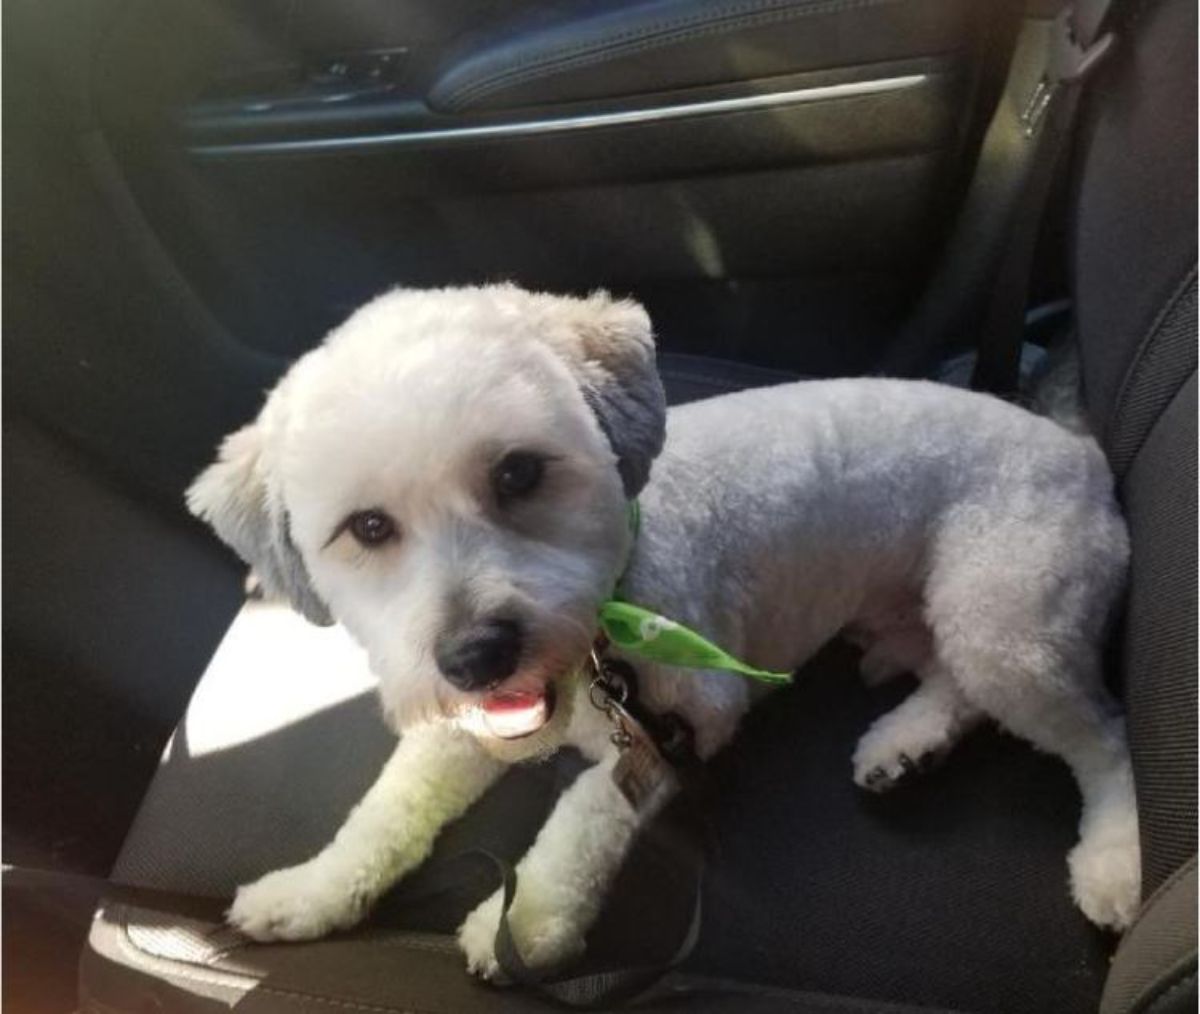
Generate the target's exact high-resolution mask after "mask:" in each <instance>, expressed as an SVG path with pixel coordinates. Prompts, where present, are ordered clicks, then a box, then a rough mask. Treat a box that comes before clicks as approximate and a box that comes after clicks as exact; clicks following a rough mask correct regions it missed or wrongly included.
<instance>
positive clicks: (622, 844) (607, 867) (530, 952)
mask: <svg viewBox="0 0 1200 1014" xmlns="http://www.w3.org/2000/svg"><path fill="white" fill-rule="evenodd" d="M616 760H617V756H616V753H615V751H614V752H613V753H612V755H610V756H606V757H605V758H604V759H602V760H601V761H600V763H598V764H596V765H595V766H594V767H591V768H588V769H587V770H586V771H584V772H583V774H581V775H580V776H579V777H578V778H577V779H576V780H575V783H574V784H573V785H572V786H571V787H570V788H569V789H568V790H567V791H566V792H564V793H563V795H562V797H561V798H560V799H559V801H558V805H557V806H556V807H555V808H554V811H553V813H551V814H550V819H549V820H547V821H546V824H545V826H543V828H542V830H541V831H540V832H539V834H538V836H537V840H536V841H535V842H534V843H533V846H532V848H530V850H529V852H527V853H526V855H525V858H524V859H522V860H521V862H520V864H519V865H518V866H517V893H516V896H515V898H514V899H513V904H512V908H511V909H510V910H509V913H508V918H509V926H510V928H511V930H512V934H513V940H514V942H515V943H516V945H517V948H518V950H519V951H520V953H521V957H522V958H523V959H524V961H525V963H526V964H527V965H529V966H530V967H534V968H537V967H546V966H549V965H554V964H557V963H558V962H560V961H565V960H567V959H569V958H572V957H574V956H576V955H578V954H579V953H581V952H582V951H583V946H584V934H585V933H586V932H587V930H588V929H589V927H590V926H591V924H592V922H593V921H594V920H595V918H596V916H597V914H598V913H599V911H600V906H601V903H602V902H603V901H604V896H605V894H606V892H607V889H608V886H609V884H610V883H611V882H612V879H613V877H614V876H615V874H616V872H617V870H618V869H619V868H620V866H621V862H622V860H623V859H624V858H625V853H626V852H627V851H628V849H629V845H630V842H631V841H632V840H633V838H634V835H635V834H636V832H637V830H638V828H639V827H640V826H641V824H642V823H644V822H645V821H646V820H647V819H649V818H650V817H651V816H652V815H653V813H654V812H655V810H654V809H649V808H644V809H643V810H641V811H635V810H634V808H633V807H632V806H631V805H630V803H629V801H628V800H627V799H626V798H625V797H624V795H622V794H621V792H620V790H619V789H618V788H617V786H616V784H615V783H614V781H613V775H612V768H613V764H614V763H615V762H616ZM664 801H665V800H663V799H660V800H658V806H659V807H661V804H662V802H664ZM502 904H503V892H502V891H497V892H496V893H495V894H493V895H492V896H491V897H490V898H488V900H487V901H485V902H483V904H481V905H480V906H479V907H478V908H476V909H475V911H474V912H472V913H471V914H470V915H469V916H467V919H466V921H465V922H464V923H463V925H462V927H461V928H460V929H459V931H458V942H459V946H461V947H462V949H463V951H464V953H465V954H466V956H467V967H468V968H469V969H470V970H471V971H472V972H473V973H475V974H476V975H480V976H483V977H484V978H489V979H490V978H493V977H495V976H496V973H497V972H498V971H499V967H498V965H497V963H496V955H495V949H494V944H495V939H496V929H497V927H498V926H499V923H500V911H501V906H502Z"/></svg>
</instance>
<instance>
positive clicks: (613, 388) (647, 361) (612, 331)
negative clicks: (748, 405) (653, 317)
mask: <svg viewBox="0 0 1200 1014" xmlns="http://www.w3.org/2000/svg"><path fill="white" fill-rule="evenodd" d="M579 303H580V309H581V311H582V312H581V313H580V315H579V317H578V318H577V319H576V322H575V326H576V330H577V332H578V344H577V346H576V348H575V349H573V350H572V354H571V356H570V357H569V358H574V359H575V362H572V363H571V364H570V365H571V367H572V370H573V372H574V373H575V374H576V376H577V377H578V379H579V383H580V387H581V388H582V390H583V396H584V398H585V399H586V401H587V403H588V405H589V406H591V409H592V411H593V412H595V413H596V418H597V419H598V420H599V421H600V428H601V429H602V430H603V431H604V434H605V436H607V437H608V441H609V443H610V444H611V445H612V449H613V451H614V452H615V453H616V455H617V470H618V471H619V472H620V475H621V481H622V483H623V484H624V486H625V495H626V496H629V497H634V496H637V494H638V493H639V492H641V489H642V487H643V486H645V485H646V481H647V480H648V479H649V478H650V466H651V464H652V463H653V461H654V459H655V458H656V457H657V456H658V452H659V451H661V450H662V446H663V440H664V439H665V437H666V424H667V399H666V395H665V394H664V392H663V386H662V380H661V379H660V378H659V376H658V368H657V366H656V365H655V360H654V333H653V330H652V329H651V326H650V317H649V315H648V314H647V313H646V311H645V310H644V309H643V308H642V307H641V306H640V305H639V304H638V303H635V302H634V301H633V300H630V299H621V300H614V299H613V298H612V297H611V296H609V294H608V293H607V292H594V293H592V295H590V296H589V297H588V298H587V299H585V300H580V301H579Z"/></svg>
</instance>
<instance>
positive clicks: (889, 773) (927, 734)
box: [852, 712, 953, 792]
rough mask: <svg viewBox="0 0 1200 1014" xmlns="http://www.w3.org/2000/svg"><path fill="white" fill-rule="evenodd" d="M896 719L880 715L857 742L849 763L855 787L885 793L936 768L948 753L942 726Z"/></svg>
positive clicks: (950, 743)
mask: <svg viewBox="0 0 1200 1014" xmlns="http://www.w3.org/2000/svg"><path fill="white" fill-rule="evenodd" d="M899 718H900V716H898V715H897V714H896V713H895V712H892V713H890V714H887V715H884V716H883V717H882V718H881V719H879V721H877V722H876V723H875V724H874V725H873V726H871V728H870V729H868V730H867V732H866V733H865V734H864V735H863V737H862V738H861V739H860V740H859V741H858V746H857V747H856V748H855V750H854V757H853V759H852V764H853V768H854V784H855V785H857V786H859V788H863V789H866V790H867V791H868V792H886V791H887V790H888V789H891V788H894V787H895V786H897V785H899V784H900V783H901V782H902V781H904V780H905V779H907V778H910V777H911V776H913V775H915V774H917V773H919V772H922V771H928V770H929V769H930V768H934V767H936V766H937V765H938V764H939V763H941V761H942V760H943V759H944V758H945V756H946V754H947V753H949V752H950V747H951V746H953V738H952V736H951V735H950V731H949V730H948V729H947V727H946V725H945V723H942V722H932V721H901V720H898V719H899Z"/></svg>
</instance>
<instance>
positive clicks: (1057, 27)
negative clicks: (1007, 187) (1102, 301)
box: [971, 0, 1115, 396]
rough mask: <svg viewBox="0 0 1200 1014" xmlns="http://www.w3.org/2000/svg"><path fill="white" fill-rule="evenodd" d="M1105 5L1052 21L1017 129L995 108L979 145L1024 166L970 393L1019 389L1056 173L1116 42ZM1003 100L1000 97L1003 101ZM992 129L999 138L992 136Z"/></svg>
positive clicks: (1086, 5)
mask: <svg viewBox="0 0 1200 1014" xmlns="http://www.w3.org/2000/svg"><path fill="white" fill-rule="evenodd" d="M1111 6H1112V0H1075V3H1074V4H1072V5H1070V6H1068V7H1067V8H1066V9H1065V10H1063V11H1062V12H1061V13H1060V14H1059V15H1058V17H1056V18H1055V19H1054V20H1053V22H1051V25H1050V27H1049V33H1048V36H1049V37H1048V38H1047V39H1046V41H1045V51H1044V56H1043V66H1042V71H1041V74H1040V75H1039V76H1038V80H1037V83H1036V84H1035V85H1034V87H1033V90H1032V92H1030V93H1029V95H1028V97H1027V98H1026V100H1025V102H1024V105H1023V106H1022V107H1021V108H1020V111H1019V112H1018V113H1017V115H1016V120H1015V123H1014V122H1013V119H1012V113H1013V110H1011V109H1006V110H1003V111H1001V110H998V111H997V114H996V116H995V118H993V121H992V124H991V126H990V127H989V129H988V134H987V137H986V138H985V140H984V145H985V147H986V146H987V145H988V144H989V143H993V144H998V143H1016V144H1022V145H1025V146H1026V149H1027V154H1026V155H1025V158H1026V159H1027V160H1028V164H1029V168H1028V171H1027V175H1026V178H1025V182H1024V185H1023V188H1022V191H1021V193H1020V194H1019V196H1018V199H1017V204H1016V207H1015V209H1014V212H1013V218H1012V221H1011V224H1010V227H1009V232H1008V237H1007V242H1006V243H1005V246H1004V250H1003V253H1002V254H1001V257H1000V262H999V265H998V268H997V271H996V273H995V276H994V279H995V280H994V282H993V284H992V286H991V294H990V297H989V298H988V302H987V309H986V311H985V313H984V317H983V321H982V324H981V327H980V331H979V337H978V340H977V344H976V347H977V349H978V358H977V359H976V361H975V370H974V372H973V374H972V376H971V386H972V387H973V388H975V389H976V390H980V391H990V392H991V393H993V394H999V395H1002V396H1008V395H1013V394H1015V393H1016V391H1017V386H1018V382H1019V379H1020V365H1021V348H1022V345H1023V339H1024V332H1025V310H1026V306H1027V303H1028V297H1029V284H1030V279H1031V275H1032V271H1033V258H1034V255H1035V253H1036V252H1037V240H1038V235H1039V231H1040V229H1041V225H1042V220H1043V218H1044V215H1045V211H1046V203H1047V199H1048V197H1049V195H1050V190H1051V186H1052V184H1053V182H1054V178H1055V172H1056V170H1057V169H1058V167H1059V165H1060V164H1061V162H1062V159H1063V157H1064V153H1065V152H1066V151H1067V148H1068V142H1069V140H1070V138H1071V135H1072V129H1071V128H1072V126H1073V124H1074V121H1075V114H1076V111H1077V110H1078V107H1079V101H1080V98H1081V97H1082V94H1083V86H1084V82H1085V81H1086V80H1087V78H1088V76H1089V75H1090V74H1091V72H1092V71H1093V70H1094V69H1095V68H1096V66H1097V65H1098V64H1099V63H1100V61H1101V60H1102V59H1103V58H1104V57H1105V56H1106V55H1107V54H1108V53H1109V51H1110V50H1111V49H1112V46H1113V42H1114V41H1115V37H1114V36H1113V35H1112V33H1111V32H1104V31H1102V29H1103V26H1104V22H1105V19H1106V15H1107V14H1108V11H1109V8H1110V7H1111ZM1008 97H1009V96H1008V95H1007V94H1006V96H1005V99H1007V98H1008ZM1002 104H1003V100H1002ZM1002 112H1003V115H1002ZM1014 127H1015V128H1016V136H1015V137H1014ZM993 130H995V131H996V132H997V135H999V136H993Z"/></svg>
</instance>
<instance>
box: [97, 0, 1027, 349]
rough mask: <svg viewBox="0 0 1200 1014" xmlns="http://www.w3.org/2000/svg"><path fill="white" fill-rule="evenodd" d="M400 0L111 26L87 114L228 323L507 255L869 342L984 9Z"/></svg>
mask: <svg viewBox="0 0 1200 1014" xmlns="http://www.w3.org/2000/svg"><path fill="white" fill-rule="evenodd" d="M418 6H419V5H413V4H405V5H403V7H404V10H405V11H406V12H407V14H405V13H404V12H401V11H398V10H397V8H396V6H395V5H390V4H388V3H387V2H386V0H377V2H375V3H358V4H356V5H354V6H353V7H352V8H350V9H349V11H350V12H349V13H345V14H344V15H343V16H342V17H340V18H338V17H336V16H335V15H336V12H334V11H332V10H331V9H330V8H329V5H328V3H327V2H324V3H323V2H321V0H298V2H296V3H293V4H284V5H281V4H275V5H265V6H259V7H257V8H253V9H252V5H247V4H244V3H241V4H239V3H226V4H223V5H217V6H216V7H215V8H214V7H212V6H211V5H209V6H208V7H206V8H204V9H203V10H197V4H196V3H195V2H193V0H178V2H176V3H174V4H171V5H169V6H167V7H162V6H155V7H149V6H146V5H143V4H141V3H134V4H133V5H132V6H131V7H129V8H127V9H126V11H125V13H124V14H123V15H122V16H121V17H119V18H118V19H117V21H116V22H115V23H114V24H113V25H112V26H111V28H110V31H109V33H108V37H107V40H106V42H105V45H104V47H103V49H102V51H101V54H100V58H99V60H98V63H97V66H98V79H99V80H100V81H101V82H104V83H105V86H106V87H105V88H104V90H103V94H104V101H103V103H102V104H101V111H102V116H103V120H104V125H105V132H106V136H107V137H108V139H109V141H110V143H111V144H112V145H113V149H114V151H115V153H116V156H117V159H118V161H119V162H120V164H121V165H122V167H123V168H124V171H125V172H126V173H127V175H128V179H129V181H130V184H131V187H132V188H133V191H134V193H135V194H136V195H137V198H138V200H139V202H140V203H141V205H142V206H143V208H144V209H145V210H146V213H147V215H148V216H149V218H150V220H151V222H152V223H153V224H154V226H155V228H156V229H158V230H160V232H161V234H162V235H163V236H164V239H165V242H166V244H167V246H168V247H169V248H170V249H171V250H172V253H173V254H174V256H176V257H177V258H178V259H179V261H180V263H181V265H182V266H183V267H184V270H185V272H186V273H187V274H188V276H189V277H190V278H192V279H193V280H194V281H195V283H196V284H197V286H198V288H199V289H200V290H201V292H202V294H203V296H204V298H205V300H206V302H208V303H209V305H210V306H211V307H212V308H213V309H214V311H215V312H216V314H217V316H218V317H219V318H220V319H221V320H222V322H223V323H225V324H226V326H227V327H228V328H229V330H230V331H231V333H233V334H234V335H236V336H237V338H238V339H239V340H240V341H242V342H244V343H246V344H247V345H250V346H253V347H257V348H259V349H262V350H264V351H268V352H272V353H277V354H281V355H287V356H291V355H295V354H297V353H299V352H301V351H303V350H304V349H305V348H307V347H309V346H311V345H312V343H313V342H315V341H316V340H318V339H319V338H320V336H321V335H322V334H323V333H324V332H325V331H326V330H327V329H328V328H329V327H330V326H332V325H333V324H334V323H336V322H337V321H338V320H339V319H341V318H342V317H344V316H345V314H346V313H347V312H349V310H351V309H352V308H353V307H354V306H355V305H356V304H358V303H360V302H361V301H363V300H364V299H366V298H368V297H369V296H371V295H373V294H374V293H376V292H378V291H379V290H380V289H382V288H384V287H387V286H389V285H392V284H413V285H430V284H450V283H467V282H479V281H487V280H497V279H503V278H511V279H513V280H515V281H518V282H521V283H522V284H525V285H529V286H534V287H543V288H555V289H565V290H572V291H583V290H587V289H590V288H595V287H599V286H605V287H609V288H612V289H615V290H618V291H621V292H628V293H631V294H634V295H636V296H638V297H639V298H642V299H643V300H645V301H646V302H647V304H648V306H649V308H650V310H651V312H652V314H653V315H654V316H655V317H656V320H657V321H658V326H659V334H660V340H661V342H662V344H663V345H664V347H665V348H668V349H675V350H680V351H686V352H711V351H714V350H719V351H721V352H723V353H724V354H727V355H732V356H735V357H739V358H747V357H749V358H752V359H755V360H757V361H759V362H762V363H765V364H771V365H779V366H787V367H790V368H793V369H799V370H801V371H804V372H817V373H838V372H855V371H861V370H863V369H869V368H870V366H871V365H872V364H873V363H874V362H875V361H877V359H878V357H879V355H880V353H881V349H882V347H883V345H884V344H885V343H886V341H887V339H888V337H889V335H890V334H891V332H892V330H893V329H894V326H895V323H896V321H897V320H898V319H899V317H900V316H901V315H902V313H903V311H904V309H905V308H906V307H907V306H908V304H909V303H910V301H911V299H912V296H913V294H914V291H915V290H916V289H917V288H918V287H919V285H920V281H921V279H922V277H923V274H924V271H925V269H926V267H927V265H928V263H929V261H930V259H931V258H932V256H933V255H934V253H935V252H936V249H937V243H938V240H939V237H940V235H941V230H942V228H943V226H944V224H945V219H946V217H947V215H948V214H949V213H950V212H951V211H952V210H953V207H954V199H955V196H956V194H957V192H958V186H959V184H960V182H961V176H962V171H963V169H964V166H965V164H966V161H967V156H968V154H969V149H970V143H971V139H972V133H971V128H972V125H973V123H974V122H975V117H976V115H977V113H978V109H977V105H978V103H977V96H978V93H979V91H980V89H979V82H980V75H981V68H982V64H981V61H980V59H979V52H980V51H981V46H982V42H981V40H982V39H983V38H984V37H985V36H987V35H988V33H989V32H990V33H994V32H996V31H998V30H999V29H998V28H997V25H998V24H999V23H1000V21H1002V17H1001V15H1002V14H1003V13H1004V5H1003V4H986V5H984V4H971V3H966V2H965V0H865V2H812V0H807V2H806V0H791V2H778V0H775V2H760V3H749V2H747V3H741V4H716V3H707V2H705V3H681V2H677V0H669V2H668V0H656V2H649V3H647V2H625V3H608V4H600V3H559V4H548V3H527V4H520V5H503V4H479V5H476V7H475V8H473V9H469V5H462V4H458V5H448V7H447V8H446V10H445V11H439V10H438V8H437V5H433V4H429V5H426V7H425V8H423V9H422V10H423V11H424V15H423V16H422V15H420V14H418V12H417V7H418ZM406 18H407V21H406ZM333 20H336V21H339V23H340V24H341V26H342V27H341V30H340V31H339V32H337V33H326V34H325V35H322V29H321V26H322V25H323V24H326V23H327V22H329V21H333ZM151 25H153V29H151V27H150V26H151ZM348 25H349V26H351V27H349V28H348V27H347V26H348ZM182 32H187V33H188V34H190V35H191V36H193V38H194V40H195V43H196V46H195V52H196V54H197V55H194V56H193V57H191V58H189V60H188V61H187V62H188V66H187V67H186V68H179V67H175V66H174V65H172V72H171V74H170V75H169V78H170V81H169V86H168V87H165V88H164V89H163V90H162V91H161V92H159V93H156V94H153V95H146V94H145V93H144V92H142V91H139V90H138V89H137V88H135V87H134V86H133V80H132V79H133V78H135V77H137V76H138V74H137V71H136V68H139V67H142V68H145V67H147V66H150V67H155V66H158V65H159V64H160V63H161V61H162V57H161V54H156V53H154V52H153V49H154V45H153V44H154V40H156V39H161V38H162V37H163V35H164V34H168V35H169V34H180V33H182ZM383 59H386V60H387V61H390V62H388V63H386V64H385V65H380V64H379V63H378V61H379V60H383ZM375 71H378V75H377V76H375V77H372V76H371V75H372V73H374V72H375ZM160 76H161V72H160ZM381 82H382V83H381ZM148 123H150V124H153V125H154V126H155V128H156V129H155V130H154V132H153V133H152V135H151V136H153V137H155V138H156V143H152V144H148V143H147V130H146V127H147V124H148ZM864 302H865V303H867V304H869V305H870V307H871V312H869V313H863V312H860V311H856V310H849V309H848V308H847V304H862V303H864ZM689 304H690V305H692V306H694V307H695V308H696V309H695V311H694V312H690V313H689V312H687V309H686V308H687V306H688V305H689ZM704 307H707V308H709V310H708V311H705V310H703V309H702V308H704ZM713 308H715V311H716V312H715V314H714V313H713V312H711V311H712V310H713ZM830 322H833V323H834V324H835V325H840V326H841V327H842V328H843V329H844V330H843V331H842V333H841V334H839V335H838V336H837V337H838V341H837V343H836V348H834V347H833V346H831V344H830V343H829V341H828V340H827V339H826V337H825V336H824V335H822V334H821V333H820V331H819V329H820V328H822V327H825V326H827V325H828V324H829V323H830ZM785 323H786V324H787V326H788V327H789V328H790V330H789V331H787V332H780V331H777V330H775V329H776V328H777V327H778V326H780V325H782V324H785ZM831 353H835V354H831Z"/></svg>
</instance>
